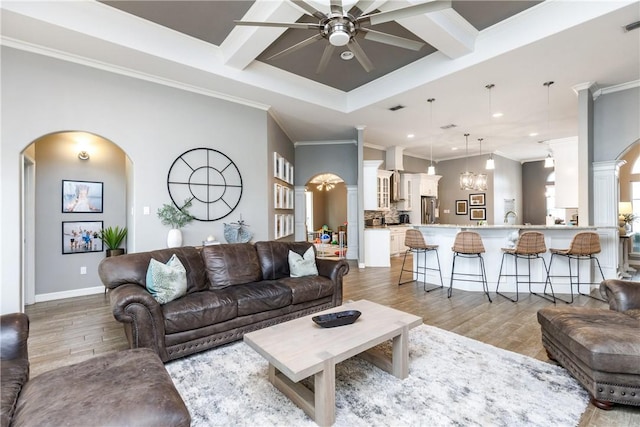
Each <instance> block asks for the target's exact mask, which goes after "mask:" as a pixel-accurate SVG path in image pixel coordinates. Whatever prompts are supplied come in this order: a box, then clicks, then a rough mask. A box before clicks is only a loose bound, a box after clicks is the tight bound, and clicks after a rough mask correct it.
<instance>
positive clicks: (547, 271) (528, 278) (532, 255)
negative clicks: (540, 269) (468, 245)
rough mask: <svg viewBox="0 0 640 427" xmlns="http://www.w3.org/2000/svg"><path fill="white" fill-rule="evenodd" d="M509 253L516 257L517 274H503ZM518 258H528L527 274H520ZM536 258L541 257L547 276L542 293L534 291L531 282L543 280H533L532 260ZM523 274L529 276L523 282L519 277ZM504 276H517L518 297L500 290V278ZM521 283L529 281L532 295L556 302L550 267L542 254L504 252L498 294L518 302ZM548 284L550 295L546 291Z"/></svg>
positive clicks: (497, 288)
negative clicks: (550, 279)
mask: <svg viewBox="0 0 640 427" xmlns="http://www.w3.org/2000/svg"><path fill="white" fill-rule="evenodd" d="M507 255H511V256H513V257H514V263H515V270H516V274H502V268H503V266H504V259H505V256H507ZM518 259H526V260H527V273H526V274H520V273H519V272H518ZM535 259H539V260H542V264H543V266H544V276H545V281H544V284H545V288H544V290H543V293H542V294H538V293H536V292H533V291H532V290H531V283H542V282H532V281H531V260H535ZM522 276H527V281H526V282H521V281H520V280H519V279H520V277H522ZM503 277H505V278H506V277H515V278H516V297H515V299H514V298H511V297H509V296H507V295H505V294H503V293H502V292H500V290H499V289H500V280H501V279H502V278H503ZM520 283H527V284H528V286H529V293H530V294H532V295H536V296H539V297H540V298H544V299H546V300H547V301H550V302H552V303H554V304H555V303H556V296H555V292H554V291H553V285H551V284H550V281H549V269H548V268H547V262H546V261H545V259H544V258H542V257H541V256H539V255H538V254H527V255H520V254H515V253H513V254H512V253H508V252H504V253H503V254H502V262H501V263H500V273H499V274H498V284H497V286H496V294H498V295H501V296H503V297H504V298H506V299H508V300H510V301H512V302H518V300H519V298H520V293H519V289H520ZM547 284H549V285H550V286H551V295H550V296H548V294H546V293H545V291H546V288H547Z"/></svg>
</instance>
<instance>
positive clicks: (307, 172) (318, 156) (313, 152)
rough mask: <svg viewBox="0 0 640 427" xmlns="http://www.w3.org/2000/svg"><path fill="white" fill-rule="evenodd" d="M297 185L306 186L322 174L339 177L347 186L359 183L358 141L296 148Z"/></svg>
mask: <svg viewBox="0 0 640 427" xmlns="http://www.w3.org/2000/svg"><path fill="white" fill-rule="evenodd" d="M295 154H296V168H295V182H296V185H305V184H306V183H307V182H308V181H309V180H310V179H311V178H313V177H314V176H316V175H319V174H321V173H332V174H334V175H338V176H339V177H340V178H342V180H343V181H344V182H345V184H346V185H357V183H358V148H357V146H356V141H355V140H354V141H353V143H350V142H349V143H345V144H329V143H327V144H325V143H321V142H319V143H318V144H313V145H311V144H309V145H307V144H303V145H298V146H296V149H295Z"/></svg>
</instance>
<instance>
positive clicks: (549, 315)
mask: <svg viewBox="0 0 640 427" xmlns="http://www.w3.org/2000/svg"><path fill="white" fill-rule="evenodd" d="M600 293H601V294H602V296H603V297H605V298H606V300H607V301H608V302H609V310H606V309H597V308H587V307H566V306H562V307H560V306H558V307H546V308H543V309H541V310H540V311H538V322H539V323H540V325H541V327H542V343H543V345H544V347H545V349H546V350H547V354H548V356H549V359H552V360H555V361H557V362H558V363H559V364H560V365H562V366H563V367H564V368H565V369H566V370H568V371H569V372H570V373H571V375H573V377H575V379H576V380H578V382H579V383H580V384H582V386H583V387H584V388H585V389H586V390H587V391H588V392H589V394H590V396H591V402H592V403H593V404H594V405H595V406H597V407H598V408H601V409H611V407H612V406H613V404H614V403H622V404H626V405H635V406H640V282H629V281H623V280H613V279H610V280H605V281H603V282H602V283H601V284H600Z"/></svg>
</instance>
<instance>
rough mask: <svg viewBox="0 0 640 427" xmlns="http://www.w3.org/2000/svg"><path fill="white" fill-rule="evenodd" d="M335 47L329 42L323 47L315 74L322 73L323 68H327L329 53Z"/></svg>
mask: <svg viewBox="0 0 640 427" xmlns="http://www.w3.org/2000/svg"><path fill="white" fill-rule="evenodd" d="M335 48H336V47H335V46H334V45H332V44H331V43H329V44H328V45H327V47H325V48H324V52H322V57H321V58H320V63H319V64H318V68H316V74H322V73H323V72H324V70H325V69H326V68H327V64H329V60H330V59H331V54H332V53H333V50H334V49H335Z"/></svg>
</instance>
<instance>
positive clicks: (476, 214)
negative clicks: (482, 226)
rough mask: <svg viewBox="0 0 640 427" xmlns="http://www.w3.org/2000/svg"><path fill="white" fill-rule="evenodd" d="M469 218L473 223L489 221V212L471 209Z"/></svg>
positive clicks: (483, 209)
mask: <svg viewBox="0 0 640 427" xmlns="http://www.w3.org/2000/svg"><path fill="white" fill-rule="evenodd" d="M469 218H470V219H471V220H472V221H484V220H485V219H487V210H486V209H485V208H471V209H469Z"/></svg>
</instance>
